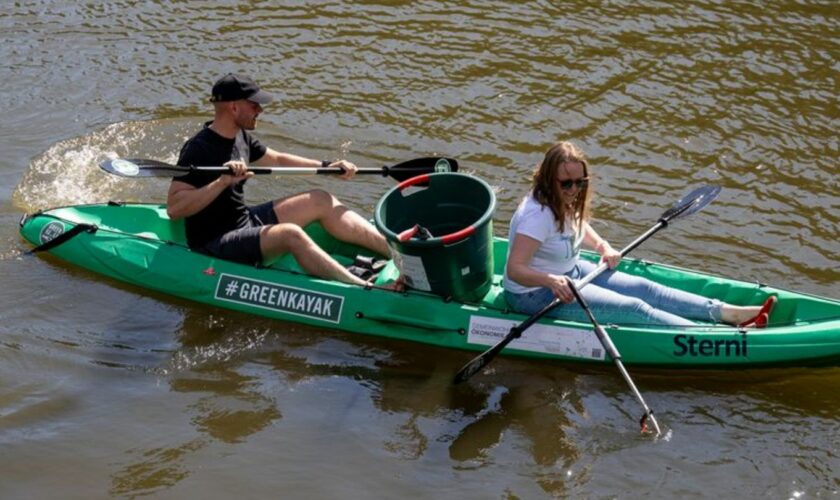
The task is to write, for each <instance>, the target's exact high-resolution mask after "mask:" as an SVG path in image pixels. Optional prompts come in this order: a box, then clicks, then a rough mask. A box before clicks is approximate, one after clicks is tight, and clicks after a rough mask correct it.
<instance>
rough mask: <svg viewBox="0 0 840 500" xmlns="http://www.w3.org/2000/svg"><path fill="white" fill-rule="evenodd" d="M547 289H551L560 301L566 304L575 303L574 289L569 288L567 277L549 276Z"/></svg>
mask: <svg viewBox="0 0 840 500" xmlns="http://www.w3.org/2000/svg"><path fill="white" fill-rule="evenodd" d="M547 276H548V279H547V281H546V288H549V289H550V290H551V291H552V292H553V293H554V296H555V297H557V298H558V299H560V301H561V302H563V303H564V304H569V303H571V302H574V300H575V296H574V294H572V289H571V288H569V278H567V277H566V276H563V275H560V276H557V275H555V274H549V275H547Z"/></svg>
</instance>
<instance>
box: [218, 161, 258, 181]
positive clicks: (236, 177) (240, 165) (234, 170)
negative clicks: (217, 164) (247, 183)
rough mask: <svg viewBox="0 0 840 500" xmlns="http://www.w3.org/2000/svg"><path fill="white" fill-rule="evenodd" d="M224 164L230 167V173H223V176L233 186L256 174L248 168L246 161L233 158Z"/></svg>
mask: <svg viewBox="0 0 840 500" xmlns="http://www.w3.org/2000/svg"><path fill="white" fill-rule="evenodd" d="M224 166H225V167H227V168H229V169H230V173H229V174H222V177H221V178H222V179H223V181H224V182H226V183H227V185H228V186H233V185H234V184H237V183H239V182H242V181H244V180H245V179H248V178H250V177H253V176H254V172H251V171H249V170H248V165H246V164H245V162H244V161H238V160H231V161H229V162H227V163H225V164H224Z"/></svg>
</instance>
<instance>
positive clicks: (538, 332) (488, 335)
mask: <svg viewBox="0 0 840 500" xmlns="http://www.w3.org/2000/svg"><path fill="white" fill-rule="evenodd" d="M518 324H519V321H511V320H507V319H499V318H489V317H486V316H470V329H469V332H468V333H467V342H469V343H470V344H479V345H488V346H490V345H495V344H496V343H498V342H499V341H500V340H502V339H503V338H504V337H505V335H507V334H508V333H509V332H510V329H511V328H513V327H514V326H516V325H518ZM506 349H518V350H520V351H530V352H541V353H546V354H556V355H560V356H568V357H571V358H583V359H598V360H603V359H604V349H603V348H602V346H601V343H600V342H599V341H598V337H597V336H596V335H595V333H594V332H593V331H592V330H591V329H578V328H564V327H559V326H552V325H543V324H539V323H537V324H535V325H532V326H531V327H530V328H528V329H527V330H525V333H523V334H522V336H521V337H519V338H518V339H516V340H514V341H513V342H511V343H510V344H508V345H507V347H506Z"/></svg>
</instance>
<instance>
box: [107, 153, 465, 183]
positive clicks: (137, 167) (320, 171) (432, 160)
mask: <svg viewBox="0 0 840 500" xmlns="http://www.w3.org/2000/svg"><path fill="white" fill-rule="evenodd" d="M99 168H101V169H102V170H104V171H106V172H108V173H110V174H115V175H119V176H122V177H179V176H182V175H187V174H189V173H190V172H228V171H229V170H230V169H229V168H228V167H224V166H213V167H193V166H182V165H172V164H171V163H164V162H162V161H157V160H145V159H124V158H114V159H109V160H105V161H103V162H101V163H100V164H99ZM249 170H250V171H251V172H254V174H281V175H324V174H327V175H330V174H331V175H341V174H343V173H344V170H343V169H341V168H339V167H334V168H305V167H250V168H249ZM457 171H458V162H457V161H455V160H454V159H453V158H441V157H425V158H415V159H413V160H408V161H404V162H402V163H398V164H396V165H393V166H390V167H389V166H384V167H381V168H360V169H359V170H358V171H357V172H356V173H357V174H374V175H381V176H382V177H388V176H391V177H393V178H394V179H396V180H398V181H404V180H406V179H410V178H412V177H414V176H417V175H421V174H432V173H435V172H457Z"/></svg>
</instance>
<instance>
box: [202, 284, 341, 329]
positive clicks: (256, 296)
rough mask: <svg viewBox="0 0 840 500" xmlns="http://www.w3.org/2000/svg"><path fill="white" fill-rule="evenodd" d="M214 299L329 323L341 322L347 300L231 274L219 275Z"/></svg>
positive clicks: (337, 296)
mask: <svg viewBox="0 0 840 500" xmlns="http://www.w3.org/2000/svg"><path fill="white" fill-rule="evenodd" d="M215 297H216V298H217V299H219V300H224V301H227V302H236V303H238V304H245V305H249V306H253V307H259V308H261V309H270V310H273V311H279V312H283V313H287V314H293V315H295V316H305V317H307V318H315V319H320V320H324V321H328V322H330V323H338V322H339V320H340V319H341V308H342V306H343V305H344V297H341V296H339V295H332V294H327V293H323V292H318V291H315V290H306V289H303V288H295V287H291V286H286V285H280V284H277V283H269V282H267V281H260V280H255V279H253V278H246V277H244V276H233V275H230V274H222V275H221V276H219V281H218V283H217V285H216V294H215Z"/></svg>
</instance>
